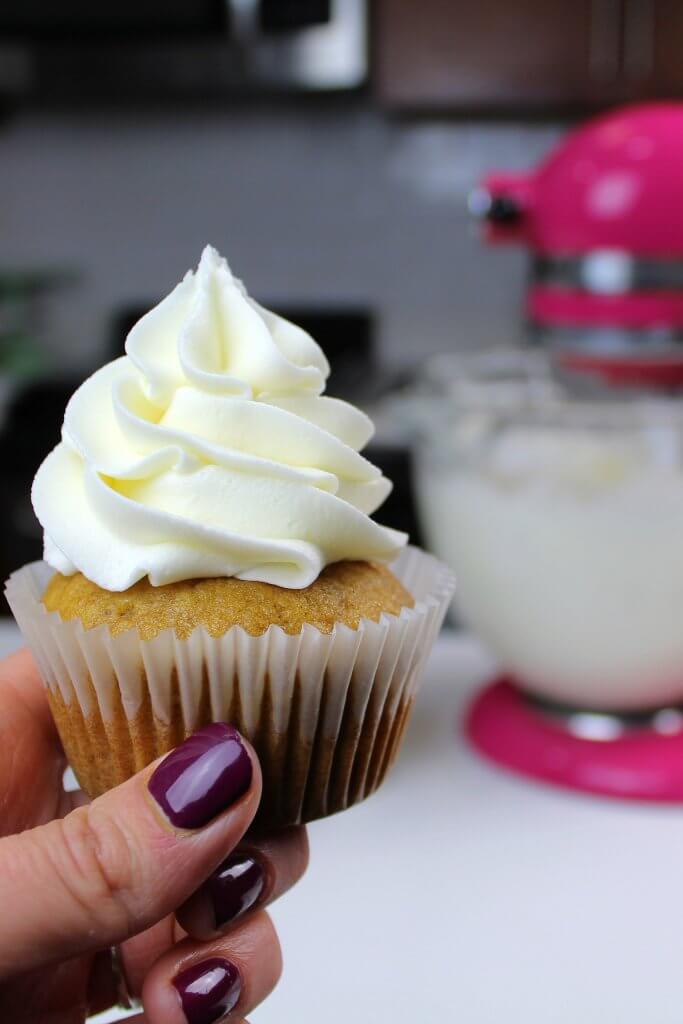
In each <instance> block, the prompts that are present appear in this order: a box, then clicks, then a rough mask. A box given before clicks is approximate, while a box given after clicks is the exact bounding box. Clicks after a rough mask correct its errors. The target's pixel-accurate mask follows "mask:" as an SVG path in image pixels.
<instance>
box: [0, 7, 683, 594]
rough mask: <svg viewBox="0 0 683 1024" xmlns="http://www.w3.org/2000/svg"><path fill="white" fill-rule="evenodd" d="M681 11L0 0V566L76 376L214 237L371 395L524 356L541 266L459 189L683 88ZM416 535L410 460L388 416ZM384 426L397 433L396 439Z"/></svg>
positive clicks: (118, 347)
mask: <svg viewBox="0 0 683 1024" xmlns="http://www.w3.org/2000/svg"><path fill="white" fill-rule="evenodd" d="M682 42H683V7H681V6H680V5H679V4H677V3H675V2H674V0H575V2H573V3H571V4H569V3H567V2H566V0H517V2H514V3H510V2H507V0H479V2H478V3H476V4H471V3H469V2H466V0H451V2H448V3H445V2H442V0H422V2H421V3H419V4H417V3H411V2H409V0H377V2H375V3H367V4H366V3H364V2H363V0H201V2H198V0H192V2H190V0H172V2H171V0H167V2H164V3H159V2H151V0H101V2H100V3H98V4H91V3H87V2H86V0H63V2H62V3H60V4H59V5H48V6H46V5H44V4H41V3H39V2H37V0H6V2H5V3H4V4H3V5H2V10H1V11H0V183H1V186H2V192H1V198H0V411H1V417H2V434H1V436H0V445H1V446H2V466H3V472H4V474H5V479H4V487H5V494H4V500H3V502H2V503H1V506H0V507H1V508H2V516H3V517H4V519H5V522H3V523H2V524H1V527H0V538H1V544H2V550H1V551H0V563H1V564H0V571H1V572H2V574H3V576H6V575H7V573H8V571H10V570H11V569H13V568H15V567H16V566H18V565H19V564H21V563H23V562H26V561H27V560H29V559H32V558H35V557H39V555H40V534H39V530H38V526H37V524H36V523H35V521H34V519H33V517H32V515H31V513H30V508H29V498H28V492H29V484H30V480H31V478H32V476H33V474H34V471H35V469H36V467H37V465H38V463H39V461H40V460H41V458H42V456H43V455H44V454H45V452H46V451H47V450H48V449H49V448H50V447H51V446H52V445H53V444H54V443H55V441H56V440H57V436H58V430H59V426H60V423H61V417H62V412H63V407H64V404H65V401H66V399H67V397H68V396H69V394H70V393H71V392H72V390H73V388H74V385H75V383H76V382H77V381H78V380H80V379H81V378H82V377H83V376H84V375H85V374H87V373H88V372H90V371H91V370H92V369H93V368H94V367H96V366H97V365H99V364H100V363H101V362H102V361H103V360H105V359H109V358H112V357H113V356H114V355H116V354H118V353H120V352H121V351H122V346H123V341H124V338H125V333H126V330H127V329H128V327H129V326H130V324H131V322H133V321H134V319H135V318H136V317H137V316H139V315H140V313H142V312H143V311H145V310H146V309H147V308H149V306H150V305H152V304H153V303H154V302H155V301H157V300H158V299H159V298H160V297H161V296H162V295H164V294H165V293H166V292H167V291H168V290H169V288H170V287H171V286H172V285H173V284H174V283H175V282H176V281H178V279H179V277H180V276H181V275H182V274H183V273H184V272H185V270H186V269H187V268H188V267H189V266H191V265H194V264H195V263H196V261H197V260H198V257H199V254H200V252H201V249H202V247H203V245H204V244H205V243H206V242H207V241H210V242H211V243H213V244H214V245H216V246H217V247H218V248H219V249H220V250H221V251H222V252H224V253H225V254H226V255H227V257H228V259H229V260H230V261H231V262H232V264H233V265H234V267H235V269H236V271H237V273H238V274H239V275H240V276H242V277H243V278H244V279H245V280H246V281H247V282H248V285H249V288H250V290H251V291H252V292H253V293H254V294H255V295H256V296H258V297H259V299H260V300H261V301H263V302H264V303H266V304H269V305H272V306H273V307H274V308H275V309H277V310H278V311H280V312H283V313H285V314H286V315H291V316H292V317H294V318H296V319H298V320H299V321H300V322H302V323H303V324H304V325H305V326H307V327H309V329H311V330H312V332H313V333H314V334H315V335H316V337H317V338H318V340H319V341H320V342H321V344H322V345H323V346H324V347H325V349H326V350H327V352H328V354H329V356H330V358H331V362H332V366H333V377H332V382H331V389H330V390H331V392H332V393H336V394H340V395H343V396H350V397H353V398H354V400H355V401H358V402H359V403H360V404H364V405H365V406H366V407H368V408H370V407H373V406H374V405H375V404H376V401H377V399H378V398H379V397H381V396H382V395H384V394H386V393H387V392H390V391H392V390H394V389H396V388H398V387H400V386H402V385H403V384H405V382H406V381H408V380H410V378H411V376H412V375H413V373H414V371H415V369H416V368H417V367H419V366H420V364H421V363H422V362H423V361H424V360H425V357H426V356H428V355H429V354H430V353H436V352H448V351H457V350H464V349H481V348H485V347H499V346H501V345H509V344H513V343H514V342H515V341H516V340H517V339H518V338H519V337H520V336H521V334H522V333H523V329H524V325H523V317H522V312H521V311H522V292H523V286H524V279H525V274H526V256H525V254H524V252H523V251H522V250H521V249H519V250H516V249H513V248H505V249H501V250H493V249H487V248H486V247H484V246H483V245H482V244H481V241H480V239H479V238H478V234H477V231H475V230H474V229H473V227H472V224H471V223H470V221H471V218H470V216H469V214H468V211H467V197H468V194H469V193H470V191H471V190H472V188H473V186H474V185H475V184H476V183H477V181H478V180H479V179H480V178H481V177H482V176H483V175H484V173H485V172H486V171H487V170H489V169H490V168H491V167H501V166H504V167H506V168H508V169H510V170H515V169H517V168H519V169H525V168H528V167H530V166H532V165H533V164H535V163H536V162H537V161H538V160H539V159H540V158H541V157H542V156H543V155H544V154H545V153H546V152H547V151H548V150H549V149H550V148H551V147H552V146H553V144H554V143H555V142H556V141H557V140H558V139H559V138H560V137H561V135H562V134H563V133H564V132H565V131H566V129H567V127H568V126H569V125H570V124H571V123H572V122H573V121H575V120H576V119H578V118H582V117H585V116H586V115H587V114H588V113H590V112H592V111H595V110H598V109H601V108H604V107H606V106H609V105H611V104H613V103H615V102H617V101H621V100H628V99H632V98H639V97H650V96H676V95H681V94H683V63H681V61H680V56H679V55H680V45H681V43H682ZM379 419H380V422H379V427H380V429H379V432H378V437H377V443H376V446H375V448H376V454H373V457H375V458H376V461H379V462H380V463H382V464H383V466H384V468H385V470H386V471H387V472H388V473H389V474H390V475H391V476H393V477H394V479H395V481H396V491H395V494H394V496H393V498H392V499H391V500H390V502H389V504H388V506H387V510H386V513H385V514H383V519H384V520H385V521H389V522H391V523H392V524H394V525H398V526H402V527H405V528H409V529H411V530H412V531H413V533H414V535H415V536H416V537H417V539H419V536H420V531H419V525H418V524H417V522H416V518H415V514H414V509H413V501H412V494H411V476H410V458H409V454H408V452H407V450H406V449H405V446H404V445H403V444H402V441H401V439H400V438H396V437H395V436H394V435H392V432H391V430H390V429H389V428H388V427H383V423H382V418H381V416H380V418H379ZM390 435H391V436H390Z"/></svg>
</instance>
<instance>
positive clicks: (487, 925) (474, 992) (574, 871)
mask: <svg viewBox="0 0 683 1024" xmlns="http://www.w3.org/2000/svg"><path fill="white" fill-rule="evenodd" d="M15 642H16V637H15V634H13V633H10V632H7V631H6V630H4V629H0V652H2V651H4V650H6V649H8V647H11V646H13V645H14V643H15ZM489 670H490V662H489V661H488V659H487V658H486V657H484V656H483V654H482V653H481V651H480V649H479V648H478V646H477V645H476V644H475V643H474V642H473V641H471V640H469V639H468V638H462V637H456V636H455V635H453V634H448V633H446V634H444V635H443V636H442V638H441V639H440V641H439V642H438V644H437V647H436V649H435V651H434V653H433V656H432V658H431V661H430V665H429V669H428V673H427V679H426V681H425V686H424V689H423V691H422V694H421V696H420V699H419V701H418V703H417V707H416V710H415V714H414V718H413V721H412V723H411V727H410V730H409V734H408V737H407V740H406V743H405V746H404V749H403V752H402V755H401V758H400V760H399V762H398V764H397V765H396V767H395V769H394V771H393V773H392V775H391V776H390V778H389V780H388V782H387V783H386V784H385V785H384V787H383V788H382V789H381V790H380V791H379V793H377V794H376V795H375V796H374V797H372V798H371V799H370V800H369V801H368V802H367V803H365V804H362V805H360V806H359V807H356V808H354V809H353V810H351V811H347V812H346V813H344V814H342V815H339V816H338V817H336V818H333V819H330V820H328V821H323V822H318V823H316V824H314V825H313V826H311V830H310V831H311V846H312V860H311V867H310V871H309V874H308V875H307V877H306V878H305V879H304V881H302V882H301V883H300V885H299V886H298V887H297V888H296V889H294V890H293V891H292V892H291V893H290V894H289V895H287V896H286V897H285V898H284V899H283V900H281V901H280V902H279V903H278V904H276V906H275V907H274V908H273V916H274V918H275V920H276V923H277V925H278V928H279V932H280V936H281V939H282V944H283V947H284V954H285V973H284V977H283V979H282V981H281V983H280V985H279V986H278V988H277V990H276V992H275V993H274V994H273V995H272V996H271V997H270V999H269V1000H268V1001H267V1002H266V1003H265V1004H264V1005H263V1006H262V1007H261V1008H260V1009H258V1010H256V1011H255V1012H254V1013H253V1014H251V1015H250V1016H251V1020H252V1021H253V1024H285V1022H286V1024H290V1022H291V1024H294V1022H296V1024H321V1022H324V1024H351V1022H352V1021H353V1022H354V1024H356V1022H357V1024H366V1022H367V1024H416V1022H417V1021H419V1022H420V1024H445V1022H450V1021H453V1022H454V1024H455V1022H462V1024H504V1022H505V1024H508V1022H512V1024H579V1022H580V1024H631V1022H632V1024H643V1022H645V1021H647V1022H648V1024H649V1022H652V1024H680V1021H681V1020H682V1019H683V991H682V990H681V985H680V975H681V948H683V941H682V939H681V932H682V930H683V926H681V924H680V922H681V921H682V920H683V807H681V808H680V809H678V808H672V807H655V806H643V805H627V804H623V803H616V802H610V801H606V800H599V799H594V798H589V797H582V796H575V795H573V794H569V793H564V792H561V791H558V790H552V789H546V788H544V787H541V786H537V785H534V784H532V783H528V782H525V781H521V780H518V779H515V778H513V777H512V776H508V775H505V774H503V773H501V772H500V771H498V770H496V769H494V768H492V767H489V766H488V765H487V764H485V763H483V762H482V761H481V760H480V759H479V758H478V757H477V756H475V755H474V754H473V753H472V752H471V751H470V750H469V749H468V748H467V746H466V744H465V743H464V741H463V739H462V737H461V735H460V734H459V731H458V722H459V719H460V716H461V715H462V711H463V708H464V706H465V704H466V702H467V700H468V698H469V696H470V694H471V693H472V692H473V690H474V689H475V688H476V686H477V685H478V684H479V683H480V682H481V680H482V679H483V678H484V677H485V676H486V674H487V672H488V671H489Z"/></svg>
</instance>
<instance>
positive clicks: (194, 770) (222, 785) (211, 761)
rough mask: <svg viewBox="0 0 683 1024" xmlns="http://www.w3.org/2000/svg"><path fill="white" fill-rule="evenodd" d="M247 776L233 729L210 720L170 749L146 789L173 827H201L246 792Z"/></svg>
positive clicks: (245, 761) (246, 761) (245, 760)
mask: <svg viewBox="0 0 683 1024" xmlns="http://www.w3.org/2000/svg"><path fill="white" fill-rule="evenodd" d="M252 774H253V770H252V765H251V759H250V757H249V755H248V754H247V751H246V748H245V746H244V744H243V742H242V737H241V736H240V734H239V733H238V731H237V729H234V728H233V727H232V726H231V725H227V724H225V723H224V722H214V723H213V724H212V725H207V726H206V727H205V728H204V729H200V730H199V731H198V732H196V733H194V735H192V736H190V737H189V739H186V740H185V742H184V743H181V744H180V746H179V747H176V749H175V750H173V751H171V753H170V754H169V755H168V757H167V758H166V759H165V760H164V761H162V762H161V764H160V765H159V767H158V768H157V769H156V771H155V772H154V774H153V775H152V777H151V779H150V780H149V791H150V793H151V794H152V796H153V797H154V799H155V800H156V802H157V803H158V804H159V806H160V807H161V809H162V810H163V811H164V813H165V814H166V816H167V817H168V819H169V821H170V822H171V824H172V825H174V826H175V827H176V828H202V826H203V825H208V823H209V822H210V821H211V819H212V818H215V817H216V815H217V814H220V812H221V811H224V810H226V808H228V807H230V805H231V804H233V803H235V801H236V800H238V799H239V798H240V797H241V796H243V795H244V793H246V791H247V790H248V789H249V786H250V785H251V779H252Z"/></svg>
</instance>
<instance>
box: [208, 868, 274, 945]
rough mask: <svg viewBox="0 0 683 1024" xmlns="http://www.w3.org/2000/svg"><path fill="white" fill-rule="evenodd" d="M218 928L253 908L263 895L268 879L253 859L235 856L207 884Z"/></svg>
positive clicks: (218, 869) (215, 872)
mask: <svg viewBox="0 0 683 1024" xmlns="http://www.w3.org/2000/svg"><path fill="white" fill-rule="evenodd" d="M206 884H207V888H208V890H209V896H210V898H211V904H212V906H213V914H214V919H215V924H216V928H222V927H223V925H226V924H228V923H229V922H230V921H234V920H236V918H238V917H240V916H241V915H242V914H245V913H246V912H247V910H249V909H250V907H253V906H254V904H255V903H256V901H257V899H258V898H259V896H260V895H261V893H262V892H263V890H264V888H265V884H266V878H265V874H264V871H263V868H262V867H261V865H260V864H259V863H258V861H257V860H254V858H253V857H248V856H245V855H239V854H233V856H232V857H228V859H227V860H225V861H223V863H222V864H221V866H220V867H219V868H217V870H216V871H214V873H213V874H212V875H211V877H210V878H209V879H208V881H207V883H206Z"/></svg>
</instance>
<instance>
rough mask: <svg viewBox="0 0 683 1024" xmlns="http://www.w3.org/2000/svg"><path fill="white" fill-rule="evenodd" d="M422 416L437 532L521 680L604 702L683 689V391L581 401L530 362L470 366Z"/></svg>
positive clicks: (502, 658)
mask: <svg viewBox="0 0 683 1024" xmlns="http://www.w3.org/2000/svg"><path fill="white" fill-rule="evenodd" d="M423 397H424V396H423ZM413 416H414V421H415V422H416V423H417V424H418V429H417V431H416V438H417V439H416V442H415V452H414V454H415V470H416V492H417V499H418V508H419V511H420V515H421V519H422V524H423V527H424V531H425V534H426V538H427V541H428V544H429V546H430V547H431V548H432V549H433V550H434V551H435V552H436V554H438V555H439V556H440V557H442V558H443V559H444V560H445V561H447V562H449V563H450V564H451V565H452V567H453V568H454V569H455V571H456V576H457V581H458V590H457V608H458V611H459V613H460V615H461V617H462V618H463V619H464V621H465V622H466V623H467V624H468V625H470V626H471V627H472V628H473V629H474V630H475V631H476V632H477V633H478V634H479V636H480V637H481V638H482V639H483V640H484V641H485V643H486V644H487V645H488V647H489V648H490V649H491V651H492V652H493V653H494V654H495V656H496V657H497V659H498V660H499V662H500V664H501V666H502V667H503V668H504V669H505V670H506V671H507V672H509V673H510V674H511V675H512V676H513V677H514V679H515V681H516V682H517V683H518V684H519V685H520V687H522V688H523V689H526V690H527V691H529V692H530V693H532V694H534V695H537V696H540V697H542V698H545V699H547V700H551V701H555V702H559V703H561V704H564V705H569V706H573V707H581V708H594V709H596V710H597V709H604V710H613V711H618V710H624V711H626V710H634V709H642V710H646V709H650V708H657V707H661V706H664V705H669V704H671V703H679V702H682V701H683V404H682V403H680V402H674V401H647V400H643V401H638V402H629V403H624V402H615V401H610V402H604V403H603V402H587V401H579V400H576V399H569V398H566V397H563V396H562V395H561V394H560V393H559V392H558V390H557V389H556V388H555V387H554V385H553V384H552V382H550V381H546V380H545V379H544V378H543V375H541V377H540V378H539V379H537V380H534V379H530V378H529V377H528V376H525V374H524V373H522V374H521V375H520V376H519V378H518V379H516V380H514V379H510V377H508V378H506V379H505V381H504V382H503V386H501V382H500V381H493V382H489V383H487V382H486V380H482V378H477V379H474V380H469V381H468V379H467V378H466V377H464V378H462V379H461V380H460V381H459V383H458V385H457V393H455V394H453V393H447V394H446V396H445V397H444V395H441V396H437V395H435V394H433V395H432V398H431V400H429V399H428V398H426V397H424V403H423V408H422V415H421V416H420V415H418V408H417V405H415V407H414V409H413Z"/></svg>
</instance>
